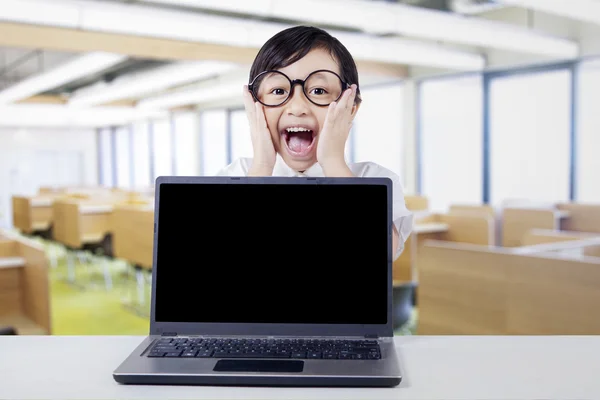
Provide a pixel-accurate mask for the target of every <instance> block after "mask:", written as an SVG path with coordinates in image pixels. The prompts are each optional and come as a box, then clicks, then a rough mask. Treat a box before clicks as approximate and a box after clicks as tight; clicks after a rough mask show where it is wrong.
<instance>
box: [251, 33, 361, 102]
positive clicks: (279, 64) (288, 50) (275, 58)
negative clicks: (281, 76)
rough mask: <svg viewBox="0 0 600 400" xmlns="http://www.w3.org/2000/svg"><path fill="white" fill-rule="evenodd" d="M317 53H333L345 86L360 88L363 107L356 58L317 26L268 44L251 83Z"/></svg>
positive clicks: (255, 64) (275, 38)
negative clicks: (264, 72) (316, 51)
mask: <svg viewBox="0 0 600 400" xmlns="http://www.w3.org/2000/svg"><path fill="white" fill-rule="evenodd" d="M315 49H323V50H326V51H329V53H330V54H331V56H332V57H333V58H334V59H335V60H336V61H337V63H338V64H339V66H340V73H341V77H342V79H343V80H344V82H347V83H349V84H356V86H357V90H356V100H355V101H356V102H357V103H359V102H360V101H361V99H360V86H359V84H358V69H357V68H356V63H355V62H354V58H352V55H351V54H350V52H349V51H348V49H346V47H345V46H344V45H343V44H342V43H341V42H340V41H339V40H338V39H336V38H335V37H333V36H331V35H330V34H329V33H328V32H326V31H325V30H323V29H320V28H316V27H313V26H295V27H292V28H287V29H284V30H283V31H281V32H279V33H277V34H276V35H275V36H273V37H272V38H270V39H269V40H267V42H266V43H265V44H264V45H263V46H262V47H261V49H260V50H259V51H258V54H257V55H256V58H255V59H254V62H253V63H252V67H251V68H250V77H249V82H252V79H254V78H255V77H256V76H257V75H258V74H260V73H261V72H263V71H267V70H277V69H279V68H284V67H287V66H288V65H290V64H293V63H295V62H296V61H298V60H300V59H301V58H302V57H304V56H305V55H307V54H308V53H309V52H310V51H311V50H315Z"/></svg>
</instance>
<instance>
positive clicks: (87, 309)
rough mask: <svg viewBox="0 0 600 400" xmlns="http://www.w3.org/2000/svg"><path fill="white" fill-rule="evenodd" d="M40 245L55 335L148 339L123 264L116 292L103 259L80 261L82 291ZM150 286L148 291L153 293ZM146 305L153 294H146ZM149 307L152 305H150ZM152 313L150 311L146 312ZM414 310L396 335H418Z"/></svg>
mask: <svg viewBox="0 0 600 400" xmlns="http://www.w3.org/2000/svg"><path fill="white" fill-rule="evenodd" d="M34 240H36V241H38V242H39V243H41V244H42V245H44V247H45V248H46V250H47V253H48V255H49V257H52V256H55V257H56V259H57V260H58V264H57V265H56V266H55V267H51V268H50V274H49V276H50V297H51V315H52V334H54V335H145V334H147V333H148V332H149V319H148V318H147V317H145V316H140V315H139V314H136V313H135V312H134V311H132V310H131V309H130V308H129V307H127V306H126V301H125V300H128V299H131V298H135V281H134V279H133V277H132V276H131V275H130V274H128V271H130V270H129V269H128V267H127V265H126V264H125V263H123V262H122V261H111V262H110V263H109V265H110V270H111V276H112V279H113V288H112V289H111V290H106V289H105V287H104V286H103V285H104V280H103V275H102V268H101V262H102V260H103V259H102V258H95V259H93V260H92V262H91V263H90V262H82V263H80V262H79V261H76V264H75V265H76V269H77V275H76V276H77V282H80V283H82V284H84V285H86V286H90V283H94V285H93V286H92V287H87V288H85V289H81V288H79V287H76V286H73V285H71V284H70V283H67V282H66V279H65V278H66V276H67V263H66V253H65V250H64V249H63V248H62V247H61V246H58V245H56V244H54V243H52V242H49V241H44V240H42V239H39V238H35V239H34ZM149 287H150V286H149V285H148V289H149ZM145 298H146V301H147V302H149V300H150V293H149V292H147V293H146V294H145ZM147 304H149V303H147ZM146 312H149V308H146ZM417 315H418V314H417V311H416V310H414V312H413V315H412V318H411V320H410V321H409V322H408V323H407V324H406V325H405V326H403V327H401V328H400V329H398V330H397V331H396V332H395V334H396V335H414V334H415V330H416V322H417Z"/></svg>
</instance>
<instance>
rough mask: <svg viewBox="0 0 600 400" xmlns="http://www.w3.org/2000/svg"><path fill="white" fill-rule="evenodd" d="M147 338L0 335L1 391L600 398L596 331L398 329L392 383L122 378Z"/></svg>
mask: <svg viewBox="0 0 600 400" xmlns="http://www.w3.org/2000/svg"><path fill="white" fill-rule="evenodd" d="M142 340H143V338H142V337H141V336H80V337H77V336H46V337H41V338H33V337H24V336H21V337H20V336H13V337H9V336H5V337H0V354H2V357H0V376H1V377H2V385H1V388H0V393H2V397H4V398H11V399H21V400H30V399H41V398H45V399H48V398H51V399H62V400H72V399H73V400H75V399H77V400H87V399H99V398H101V399H124V398H127V399H196V400H203V399H211V400H212V399H253V400H259V399H260V400H271V399H273V400H275V399H277V400H281V399H298V400H299V399H306V400H308V399H328V400H337V399H340V400H342V399H343V400H355V399H356V400H358V399H360V400H364V399H370V400H403V399H411V400H425V399H426V400H435V399H444V400H447V399H462V400H481V399H504V400H523V399H597V398H600V385H598V371H600V357H598V354H600V337H598V336H587V337H569V336H537V337H526V336H494V337H491V336H479V337H473V336H446V337H444V336H397V337H395V338H394V342H395V344H396V349H397V351H398V356H399V361H400V363H401V369H402V373H403V376H404V378H403V380H402V382H401V383H400V385H398V386H397V387H394V388H286V387H227V386H221V387H216V386H144V385H140V386H133V385H131V386H130V385H119V384H117V383H116V382H115V381H114V380H113V378H112V371H113V370H114V369H115V368H116V366H118V365H119V364H120V363H121V362H122V361H123V359H125V357H127V355H129V354H130V352H131V351H133V349H135V348H136V347H137V346H138V345H139V344H140V343H141V342H142ZM82 355H85V356H82ZM184 361H185V360H184ZM190 361H193V360H190ZM33 382H34V383H35V384H32V383H33Z"/></svg>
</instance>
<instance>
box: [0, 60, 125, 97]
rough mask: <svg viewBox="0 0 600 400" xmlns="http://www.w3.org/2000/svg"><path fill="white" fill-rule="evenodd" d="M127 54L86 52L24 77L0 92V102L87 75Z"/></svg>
mask: <svg viewBox="0 0 600 400" xmlns="http://www.w3.org/2000/svg"><path fill="white" fill-rule="evenodd" d="M126 58H127V56H124V55H120V54H112V53H103V52H96V53H88V54H84V55H82V56H78V57H75V58H74V59H72V60H70V61H67V62H66V63H64V64H61V65H59V66H57V67H55V68H52V69H50V70H48V71H45V72H42V73H39V74H37V75H34V76H32V77H29V78H26V79H24V80H22V81H20V82H18V83H16V84H15V85H13V86H10V87H8V88H7V89H5V90H3V91H1V92H0V104H8V103H12V102H15V101H18V100H23V99H26V98H28V97H30V96H34V95H36V94H40V93H43V92H45V91H48V90H51V89H54V88H57V87H59V86H62V85H64V84H66V83H69V82H72V81H74V80H77V79H79V78H83V77H85V76H89V75H92V74H95V73H97V72H100V71H102V70H104V69H106V68H109V67H111V66H113V65H115V64H118V63H119V62H121V61H123V60H125V59H126Z"/></svg>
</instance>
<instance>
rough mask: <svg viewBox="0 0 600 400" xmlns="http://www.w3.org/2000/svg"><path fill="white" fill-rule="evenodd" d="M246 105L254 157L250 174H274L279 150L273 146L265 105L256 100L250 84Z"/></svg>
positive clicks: (246, 93)
mask: <svg viewBox="0 0 600 400" xmlns="http://www.w3.org/2000/svg"><path fill="white" fill-rule="evenodd" d="M243 96H244V107H245V109H246V116H247V117H248V122H249V123H250V135H251V139H252V149H253V151H254V158H253V160H252V167H251V169H250V173H249V175H255V176H269V175H272V174H273V168H274V167H275V159H276V155H277V152H276V151H275V147H274V146H273V140H272V139H271V132H270V131H269V127H268V126H267V120H266V118H265V112H264V109H263V105H262V104H260V103H259V102H258V101H256V102H255V101H254V98H253V97H252V94H251V93H250V91H249V90H248V86H247V85H244V93H243Z"/></svg>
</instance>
